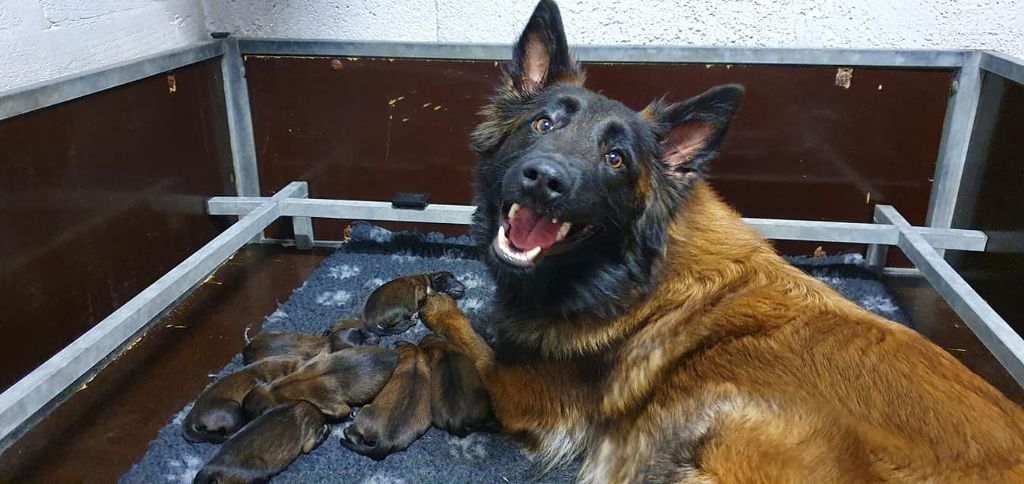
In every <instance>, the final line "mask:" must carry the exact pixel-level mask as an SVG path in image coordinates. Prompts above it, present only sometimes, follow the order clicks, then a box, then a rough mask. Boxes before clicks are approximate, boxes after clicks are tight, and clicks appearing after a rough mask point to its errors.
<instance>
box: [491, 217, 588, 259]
mask: <svg viewBox="0 0 1024 484" xmlns="http://www.w3.org/2000/svg"><path fill="white" fill-rule="evenodd" d="M591 232H592V227H591V226H590V225H586V224H573V223H572V222H567V221H562V220H558V218H556V217H548V216H545V215H542V214H540V213H538V212H537V211H535V210H534V209H532V208H530V207H528V206H526V205H520V204H518V203H513V204H512V205H511V206H509V207H508V210H507V211H506V212H505V213H503V214H501V217H500V223H499V224H498V235H497V236H495V237H494V243H493V249H494V253H495V254H497V256H498V258H499V259H501V260H502V261H504V262H506V263H509V264H511V265H514V266H518V267H531V266H535V265H537V263H538V262H540V260H541V259H542V258H543V257H544V256H546V255H552V254H556V253H558V252H563V251H565V250H567V249H569V248H570V247H572V246H573V245H575V244H577V243H579V242H580V241H582V240H583V239H584V238H586V237H587V236H588V235H590V233H591Z"/></svg>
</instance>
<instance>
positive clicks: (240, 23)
mask: <svg viewBox="0 0 1024 484" xmlns="http://www.w3.org/2000/svg"><path fill="white" fill-rule="evenodd" d="M202 1H203V4H204V6H205V8H206V13H207V24H208V26H209V28H210V29H211V30H225V31H232V32H235V33H236V34H238V35H245V36H253V37H300V38H331V39H349V40H357V39H358V40H396V41H398V40H401V41H427V42H433V41H441V42H511V41H512V39H513V38H514V37H515V35H516V34H517V33H518V30H519V29H520V28H521V27H522V25H523V24H525V22H526V18H527V16H528V15H529V13H530V11H531V9H532V8H533V5H534V1H533V0H406V1H389V0H367V1H352V0H202ZM560 5H561V7H562V15H563V18H564V19H565V22H566V24H567V25H566V28H567V30H568V34H569V39H570V42H573V43H585V44H619V43H632V44H677V45H697V46H705V45H716V46H724V45H732V46H769V47H854V48H873V47H877V48H929V49H934V48H985V49H995V50H1000V51H1003V52H1006V53H1009V54H1014V55H1017V56H1024V0H848V1H836V0H617V1H616V0H587V1H584V0H563V1H561V2H560Z"/></svg>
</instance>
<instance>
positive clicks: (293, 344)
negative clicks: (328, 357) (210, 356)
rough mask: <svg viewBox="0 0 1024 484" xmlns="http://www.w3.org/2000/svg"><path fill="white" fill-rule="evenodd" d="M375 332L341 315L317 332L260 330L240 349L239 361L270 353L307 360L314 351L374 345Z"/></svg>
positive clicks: (251, 359)
mask: <svg viewBox="0 0 1024 484" xmlns="http://www.w3.org/2000/svg"><path fill="white" fill-rule="evenodd" d="M379 342H380V338H378V337H377V335H375V334H373V333H371V332H369V331H366V327H365V326H364V325H363V322H362V321H361V320H358V319H343V320H341V321H338V322H337V323H334V325H333V326H331V329H329V330H327V331H324V333H323V334H321V335H314V334H303V333H283V332H278V331H264V332H262V333H260V334H258V335H256V337H255V338H253V339H252V341H250V342H249V344H248V345H246V346H245V349H244V350H242V361H244V362H245V363H246V364H249V363H253V362H256V361H259V360H262V359H264V358H269V357H272V356H284V355H287V356H296V357H299V358H302V359H304V360H308V359H310V358H313V357H315V356H317V355H322V354H326V353H330V352H332V351H338V350H341V349H344V348H350V347H352V346H363V345H375V344H378V343H379Z"/></svg>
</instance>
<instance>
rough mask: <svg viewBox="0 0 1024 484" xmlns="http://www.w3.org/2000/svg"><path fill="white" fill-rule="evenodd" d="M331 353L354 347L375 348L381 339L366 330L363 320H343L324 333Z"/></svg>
mask: <svg viewBox="0 0 1024 484" xmlns="http://www.w3.org/2000/svg"><path fill="white" fill-rule="evenodd" d="M324 336H325V337H326V338H327V340H328V343H329V344H330V347H331V351H332V352H333V351H339V350H343V349H345V348H351V347H353V346H373V345H377V344H380V337H378V336H377V335H376V334H373V333H372V332H370V331H367V330H366V325H365V324H363V321H362V320H361V319H342V320H341V321H338V322H337V323H334V326H331V329H329V330H327V331H326V332H324Z"/></svg>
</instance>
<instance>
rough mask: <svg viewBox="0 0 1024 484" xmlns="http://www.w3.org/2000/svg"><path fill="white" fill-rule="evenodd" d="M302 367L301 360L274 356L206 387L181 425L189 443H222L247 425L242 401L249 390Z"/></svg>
mask: <svg viewBox="0 0 1024 484" xmlns="http://www.w3.org/2000/svg"><path fill="white" fill-rule="evenodd" d="M300 366H302V360H301V359H299V358H295V357H290V356H276V357H273V358H267V359H264V360H261V361H259V362H256V363H253V364H251V365H248V366H246V367H245V368H242V369H241V370H239V371H236V372H234V373H232V374H230V375H227V376H225V377H224V378H221V379H220V380H217V381H216V382H214V383H213V384H212V385H210V386H209V387H207V389H206V390H204V391H203V393H202V394H201V395H199V399H197V400H196V403H195V405H193V406H192V410H190V411H189V412H188V415H187V416H185V420H184V422H182V428H181V430H182V433H184V435H185V439H186V440H188V441H190V442H218V443H219V442H224V440H225V439H227V438H228V437H229V436H230V435H231V434H233V433H234V432H235V431H236V430H238V429H240V428H241V427H242V426H243V425H245V422H247V421H248V419H246V417H245V413H244V412H243V411H242V399H243V398H244V397H245V395H246V394H247V393H249V391H250V390H252V389H253V387H255V386H257V385H260V384H262V383H269V382H271V381H274V380H276V379H278V378H281V377H283V376H286V375H288V374H290V373H292V372H294V371H296V370H298V369H299V367H300Z"/></svg>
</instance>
